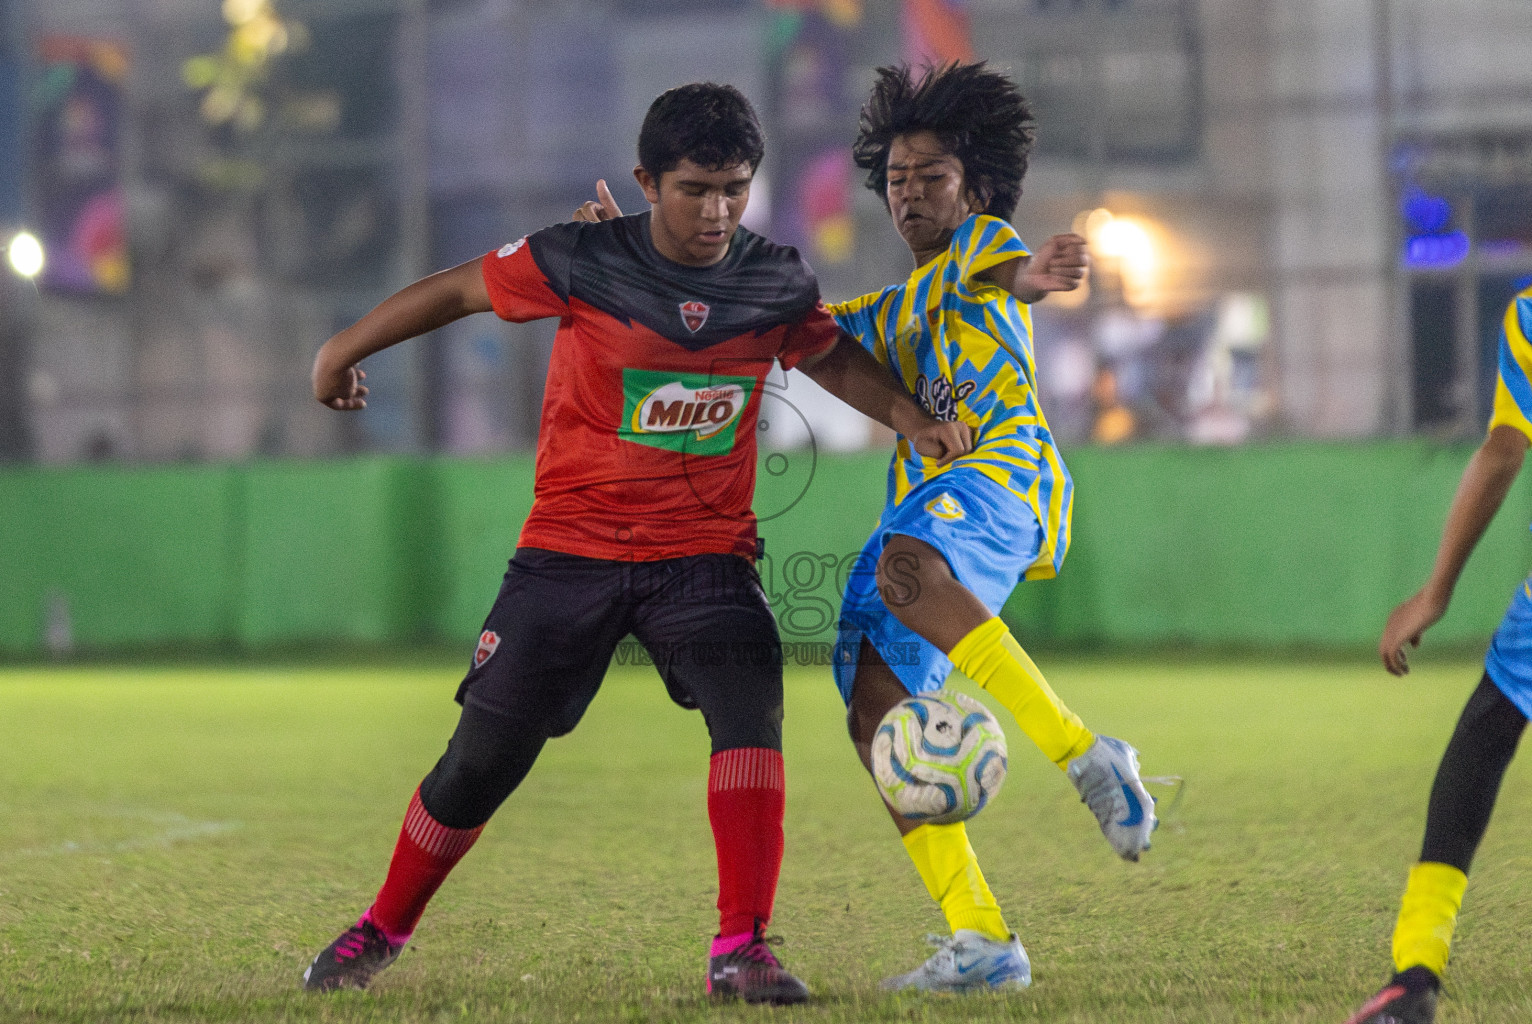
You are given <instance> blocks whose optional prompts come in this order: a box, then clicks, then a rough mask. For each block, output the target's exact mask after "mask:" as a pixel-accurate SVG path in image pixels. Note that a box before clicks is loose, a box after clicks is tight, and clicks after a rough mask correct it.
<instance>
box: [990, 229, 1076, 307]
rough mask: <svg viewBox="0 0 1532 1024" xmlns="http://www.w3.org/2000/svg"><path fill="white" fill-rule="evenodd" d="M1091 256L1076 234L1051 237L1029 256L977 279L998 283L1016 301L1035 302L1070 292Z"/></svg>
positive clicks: (1003, 265)
mask: <svg viewBox="0 0 1532 1024" xmlns="http://www.w3.org/2000/svg"><path fill="white" fill-rule="evenodd" d="M1089 266H1090V254H1089V252H1087V251H1086V247H1085V239H1083V238H1081V237H1080V236H1079V235H1073V234H1071V235H1054V236H1053V237H1052V238H1050V239H1048V240H1047V241H1046V242H1044V243H1043V244H1042V245H1041V246H1039V247H1038V250H1037V252H1035V253H1033V254H1032V255H1030V256H1021V257H1018V258H1016V259H1014V260H1006V261H1005V262H1004V263H997V264H996V265H995V266H993V267H990V268H988V269H986V270H981V271H979V273H978V274H977V275H975V276H976V277H978V279H979V280H981V281H989V282H990V283H992V284H998V285H999V286H1000V287H1002V288H1004V289H1005V290H1006V291H1008V292H1010V293H1011V294H1012V295H1013V296H1015V297H1016V301H1017V302H1038V301H1041V300H1042V299H1043V297H1044V296H1046V295H1047V294H1048V293H1049V292H1071V291H1074V290H1075V289H1076V288H1078V287H1080V282H1081V281H1082V280H1084V278H1085V270H1086V268H1087V267H1089Z"/></svg>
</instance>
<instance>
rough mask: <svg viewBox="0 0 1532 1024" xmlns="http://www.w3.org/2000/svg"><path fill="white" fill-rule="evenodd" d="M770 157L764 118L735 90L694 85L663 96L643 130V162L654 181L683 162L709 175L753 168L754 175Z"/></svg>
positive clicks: (713, 84)
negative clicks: (740, 166) (741, 166)
mask: <svg viewBox="0 0 1532 1024" xmlns="http://www.w3.org/2000/svg"><path fill="white" fill-rule="evenodd" d="M765 155H766V139H765V135H764V133H763V132H762V131H761V121H760V118H758V117H756V116H755V108H754V107H752V106H751V105H750V101H749V100H747V99H745V95H744V93H742V92H740V91H739V90H738V89H736V88H734V86H732V85H719V84H717V83H716V82H693V83H692V84H690V85H681V86H677V87H676V88H674V89H670V90H668V91H666V92H663V93H660V95H659V97H658V98H657V99H656V100H655V101H654V102H653V103H651V104H650V105H649V113H647V114H645V115H644V126H643V127H642V128H640V129H639V131H638V163H639V165H640V166H641V167H643V169H644V170H646V171H648V172H649V173H650V174H651V175H653V176H654V178H655V180H658V179H659V177H660V175H661V174H664V173H665V172H666V171H673V170H675V169H676V165H677V164H679V163H680V162H681V161H682V160H683V159H689V160H691V162H692V163H694V164H696V165H697V166H699V167H705V168H707V169H708V170H710V171H716V170H720V169H722V168H724V167H733V166H734V165H735V164H749V165H750V170H751V172H752V173H753V172H754V171H755V170H756V168H758V167H760V166H761V158H762V157H764V156H765Z"/></svg>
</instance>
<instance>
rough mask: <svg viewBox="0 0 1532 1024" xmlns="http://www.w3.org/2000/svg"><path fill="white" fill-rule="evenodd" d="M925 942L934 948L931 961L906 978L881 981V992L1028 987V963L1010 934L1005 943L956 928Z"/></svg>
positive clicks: (931, 936) (1017, 941) (1014, 938)
mask: <svg viewBox="0 0 1532 1024" xmlns="http://www.w3.org/2000/svg"><path fill="white" fill-rule="evenodd" d="M926 941H927V942H929V943H931V945H933V946H935V947H936V952H935V953H933V954H931V959H929V960H927V961H926V962H925V963H923V964H921V965H920V966H919V967H917V968H915V969H914V970H913V971H911V972H909V973H908V974H897V975H895V976H894V977H892V978H887V979H885V980H884V982H883V988H885V989H888V990H890V991H897V990H899V989H907V988H908V989H917V990H919V991H921V992H977V991H980V990H984V989H1002V988H1026V987H1027V986H1028V985H1030V984H1032V962H1031V961H1030V960H1028V959H1027V951H1026V950H1025V949H1023V948H1022V946H1021V940H1020V939H1018V938H1017V937H1016V936H1015V935H1014V934H1013V935H1012V936H1011V937H1010V938H1009V939H992V938H990V937H989V936H987V935H985V934H983V933H982V932H975V931H970V930H968V929H967V928H959V929H958V930H957V931H956V932H955V933H953V934H952V935H951V936H945V935H927V936H926Z"/></svg>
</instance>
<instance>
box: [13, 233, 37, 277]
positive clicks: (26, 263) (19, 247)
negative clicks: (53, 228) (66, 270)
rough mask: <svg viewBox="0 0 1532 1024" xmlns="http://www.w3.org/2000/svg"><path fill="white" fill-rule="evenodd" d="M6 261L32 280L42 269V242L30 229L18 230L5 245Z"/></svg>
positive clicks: (20, 273) (16, 270)
mask: <svg viewBox="0 0 1532 1024" xmlns="http://www.w3.org/2000/svg"><path fill="white" fill-rule="evenodd" d="M6 261H7V262H8V263H10V265H11V269H12V270H14V271H15V272H16V273H17V274H19V275H21V276H22V277H24V278H26V279H27V280H29V281H30V280H32V278H34V277H36V276H37V275H38V274H40V273H42V270H43V262H44V259H43V244H42V243H41V242H39V241H38V240H37V236H36V235H34V234H32V233H31V232H30V231H18V232H17V233H16V235H15V236H14V237H13V238H12V239H11V242H10V244H9V245H8V246H6Z"/></svg>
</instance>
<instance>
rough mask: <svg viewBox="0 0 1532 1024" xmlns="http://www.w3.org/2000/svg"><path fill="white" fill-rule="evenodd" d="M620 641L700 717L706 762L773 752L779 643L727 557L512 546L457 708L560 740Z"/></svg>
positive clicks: (778, 717)
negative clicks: (654, 557) (709, 750)
mask: <svg viewBox="0 0 1532 1024" xmlns="http://www.w3.org/2000/svg"><path fill="white" fill-rule="evenodd" d="M629 634H632V635H633V636H634V637H635V638H636V639H637V640H638V642H639V643H640V644H642V645H643V648H644V650H645V651H647V653H648V655H649V657H650V658H652V659H653V662H654V666H655V668H656V669H657V670H658V671H659V673H660V678H661V679H663V680H664V681H665V687H666V689H667V690H669V692H670V696H671V699H672V700H674V701H675V702H676V703H677V704H680V705H681V706H682V707H686V708H700V709H701V711H702V715H703V718H704V719H705V720H706V721H707V726H708V731H709V733H710V734H711V736H712V740H713V751H714V752H715V753H716V752H718V751H721V750H732V749H734V748H737V747H769V748H771V749H773V750H781V749H782V643H781V640H780V638H779V637H778V636H777V623H776V619H775V618H774V617H773V616H772V614H771V607H770V605H768V604H767V601H766V595H765V594H764V593H763V592H762V591H761V583H760V577H758V576H757V575H756V572H755V569H754V567H752V566H751V565H750V563H749V562H747V561H745V560H744V559H743V558H740V557H739V556H737V555H690V556H688V557H685V558H671V559H666V560H664V561H659V562H616V561H608V560H606V559H599V558H583V557H581V556H579V555H570V554H564V553H563V552H558V551H545V550H542V549H540V548H517V549H516V555H515V557H514V558H512V559H511V563H510V568H508V569H507V570H506V573H505V579H504V581H503V582H502V583H501V584H500V594H499V596H498V597H496V598H495V606H494V607H493V608H492V609H490V613H489V618H487V619H485V621H484V630H483V632H482V633H481V634H480V640H479V645H478V649H477V650H476V651H475V653H474V660H473V664H472V665H471V666H470V668H469V670H468V675H467V676H466V677H465V678H464V679H463V683H462V685H461V686H459V687H458V691H457V700H458V702H459V703H466V704H472V705H474V706H475V707H480V708H483V709H485V710H487V711H491V712H494V713H496V714H500V715H505V716H509V717H511V718H513V719H515V720H516V721H517V723H518V726H519V727H520V728H525V729H527V730H528V731H531V732H534V733H537V734H541V735H543V736H562V735H564V734H565V733H567V732H569V731H570V730H572V729H573V728H574V727H575V725H576V724H578V723H579V721H580V717H581V716H582V715H583V714H584V713H585V709H586V708H587V707H588V706H589V705H590V702H591V699H592V698H594V697H595V696H596V691H597V690H598V689H599V688H600V686H601V680H602V679H603V678H604V677H605V676H606V672H607V668H608V667H609V665H610V664H611V660H612V655H613V653H614V652H615V651H616V649H617V645H618V644H619V643H620V642H622V641H623V639H624V638H625V637H627V636H628V635H629Z"/></svg>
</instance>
